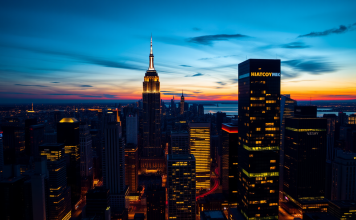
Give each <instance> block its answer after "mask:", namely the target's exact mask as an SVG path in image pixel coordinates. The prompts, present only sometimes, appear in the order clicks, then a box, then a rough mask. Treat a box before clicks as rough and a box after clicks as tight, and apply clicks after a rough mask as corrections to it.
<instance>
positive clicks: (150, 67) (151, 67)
mask: <svg viewBox="0 0 356 220" xmlns="http://www.w3.org/2000/svg"><path fill="white" fill-rule="evenodd" d="M148 70H155V67H154V64H153V50H152V34H151V52H150V65H149V67H148Z"/></svg>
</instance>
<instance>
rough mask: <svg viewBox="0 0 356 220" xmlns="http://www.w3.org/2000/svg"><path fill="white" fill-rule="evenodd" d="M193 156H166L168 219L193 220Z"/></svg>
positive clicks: (194, 184)
mask: <svg viewBox="0 0 356 220" xmlns="http://www.w3.org/2000/svg"><path fill="white" fill-rule="evenodd" d="M195 180H196V177H195V158H194V155H192V154H188V155H167V191H168V208H167V209H168V219H179V220H195V217H196V215H195V197H196V194H195V193H196V188H195V187H196V181H195Z"/></svg>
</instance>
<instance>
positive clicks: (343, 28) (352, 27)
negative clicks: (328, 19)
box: [298, 23, 356, 37]
mask: <svg viewBox="0 0 356 220" xmlns="http://www.w3.org/2000/svg"><path fill="white" fill-rule="evenodd" d="M355 27H356V23H354V24H350V25H348V26H345V25H340V26H339V27H338V28H332V29H328V30H325V31H321V32H310V33H309V34H303V35H299V36H298V37H322V36H327V35H330V34H343V33H345V32H347V31H353V30H355Z"/></svg>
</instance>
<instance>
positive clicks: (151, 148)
mask: <svg viewBox="0 0 356 220" xmlns="http://www.w3.org/2000/svg"><path fill="white" fill-rule="evenodd" d="M142 99H143V154H142V156H143V157H151V158H152V157H153V158H155V157H156V158H157V157H162V156H163V151H162V148H161V93H160V82H159V77H158V74H157V72H156V70H155V68H154V64H153V52H152V37H151V53H150V64H149V68H148V70H147V71H146V74H145V78H144V82H143V92H142Z"/></svg>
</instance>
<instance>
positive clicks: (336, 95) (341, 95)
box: [328, 95, 355, 97]
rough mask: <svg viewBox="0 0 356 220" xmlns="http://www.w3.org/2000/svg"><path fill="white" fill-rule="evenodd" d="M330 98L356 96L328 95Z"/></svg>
mask: <svg viewBox="0 0 356 220" xmlns="http://www.w3.org/2000/svg"><path fill="white" fill-rule="evenodd" d="M328 96H334V97H350V96H351V97H354V96H355V95H328Z"/></svg>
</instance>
